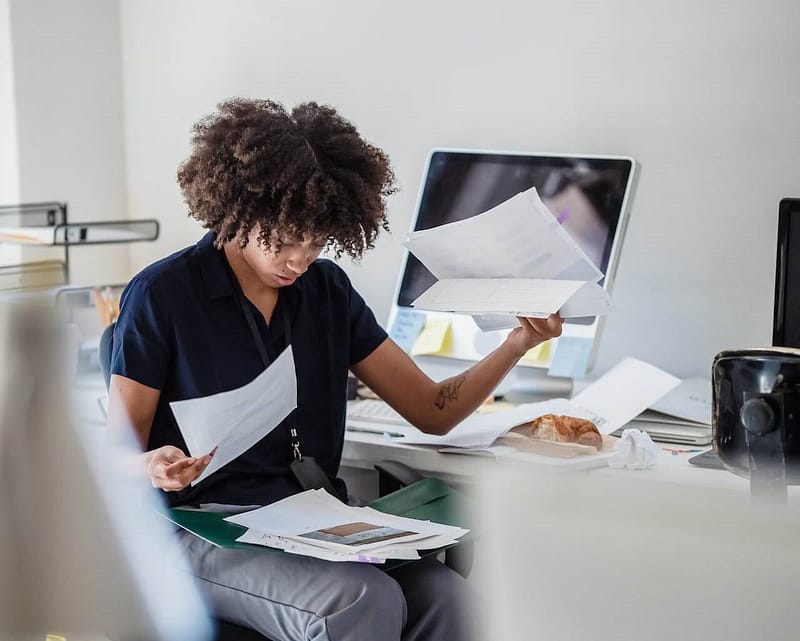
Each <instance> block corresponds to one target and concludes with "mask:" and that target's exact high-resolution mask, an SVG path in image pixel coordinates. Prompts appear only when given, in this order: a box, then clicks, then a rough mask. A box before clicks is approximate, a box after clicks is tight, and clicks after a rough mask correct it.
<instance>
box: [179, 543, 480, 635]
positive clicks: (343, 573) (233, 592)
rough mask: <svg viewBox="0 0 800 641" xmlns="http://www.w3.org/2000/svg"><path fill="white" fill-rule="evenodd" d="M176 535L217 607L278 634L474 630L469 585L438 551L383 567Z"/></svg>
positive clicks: (237, 619) (222, 615)
mask: <svg viewBox="0 0 800 641" xmlns="http://www.w3.org/2000/svg"><path fill="white" fill-rule="evenodd" d="M176 536H178V537H179V542H180V547H181V548H182V549H183V551H184V553H185V554H186V556H187V558H188V560H189V563H190V565H191V567H192V569H193V572H194V574H195V576H196V577H197V579H198V581H199V585H200V589H201V591H202V592H203V593H204V594H205V596H206V598H207V600H208V602H209V605H210V607H211V609H212V610H213V611H214V613H215V615H216V616H218V617H220V618H222V619H225V620H227V621H230V622H232V623H236V624H239V625H243V626H246V627H249V628H253V629H254V630H258V631H259V632H261V633H262V634H264V635H266V636H268V637H269V638H270V639H273V640H274V641H379V640H380V641H400V640H402V641H445V640H446V641H462V640H463V641H466V640H468V639H472V638H473V637H472V634H473V633H474V631H475V630H476V626H477V618H476V617H477V612H476V608H475V603H476V601H477V600H476V599H475V597H474V595H473V593H472V590H471V586H469V585H468V584H467V582H466V580H465V579H464V578H463V577H461V576H460V575H459V574H457V573H456V572H454V571H453V570H451V569H450V568H448V567H446V566H444V565H442V564H441V563H439V562H438V561H437V560H436V559H435V558H432V557H431V558H428V559H423V560H421V561H415V562H413V563H407V564H405V565H403V566H400V567H399V568H397V569H395V570H393V571H390V572H384V571H383V570H382V569H380V567H376V566H373V565H370V564H367V563H334V562H330V561H322V560H320V559H314V558H310V557H304V556H297V555H294V554H284V553H280V552H272V551H264V552H263V553H259V552H250V551H247V550H229V549H222V548H218V547H215V546H213V545H211V544H210V543H207V542H205V541H203V540H202V539H199V538H198V537H196V536H194V535H192V534H189V533H188V532H180V533H177V535H176Z"/></svg>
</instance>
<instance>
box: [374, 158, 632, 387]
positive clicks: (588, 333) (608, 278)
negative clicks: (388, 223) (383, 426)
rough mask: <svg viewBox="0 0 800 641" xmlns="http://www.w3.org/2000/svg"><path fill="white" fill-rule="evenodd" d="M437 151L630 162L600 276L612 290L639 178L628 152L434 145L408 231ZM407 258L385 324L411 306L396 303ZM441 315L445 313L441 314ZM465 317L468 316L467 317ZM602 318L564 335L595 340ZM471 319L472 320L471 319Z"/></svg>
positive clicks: (573, 327) (591, 360)
mask: <svg viewBox="0 0 800 641" xmlns="http://www.w3.org/2000/svg"><path fill="white" fill-rule="evenodd" d="M438 153H447V154H468V155H485V156H497V157H518V156H522V157H526V158H537V159H542V160H547V159H552V160H554V161H555V160H559V159H585V160H590V161H598V160H599V161H604V160H608V161H617V162H619V161H623V162H627V163H628V164H629V170H628V181H627V184H626V185H625V191H624V194H623V198H622V204H621V206H620V213H619V219H618V220H617V226H616V230H615V232H614V237H613V239H612V244H611V250H610V252H609V257H608V266H607V268H606V272H605V275H604V278H603V282H602V286H603V288H604V289H605V290H606V291H607V292H609V293H610V292H611V288H612V286H613V283H614V281H615V278H616V273H617V268H618V264H619V253H620V247H621V245H622V241H623V238H624V236H625V233H626V231H627V226H628V219H629V212H630V204H631V200H632V197H633V192H634V187H635V184H636V181H637V178H638V173H639V172H638V168H639V163H637V161H636V160H635V159H634V158H633V157H631V156H627V155H617V154H581V153H553V152H526V151H505V150H495V149H467V148H451V147H434V148H433V149H431V150H430V151H428V154H427V157H426V159H425V165H424V168H423V171H422V177H421V179H420V183H419V189H418V191H417V198H416V201H415V205H414V212H413V214H412V217H411V221H410V223H409V227H408V232H411V231H413V230H414V229H415V227H416V224H417V219H418V216H419V212H420V206H421V204H422V197H423V194H424V193H425V187H426V183H427V179H428V176H429V172H430V167H431V163H432V161H433V158H434V156H435V155H436V154H438ZM408 259H409V252H408V250H407V249H404V252H403V259H402V263H401V267H400V271H399V274H398V277H397V280H396V282H395V288H394V294H393V297H392V305H391V308H390V312H389V319H388V324H387V327H389V328H391V327H392V324H393V323H394V319H395V317H396V316H397V313H398V311H399V310H400V309H414V308H413V307H410V306H401V305H398V304H397V301H398V298H399V294H400V289H401V287H402V284H403V280H404V276H405V272H406V266H407V263H408ZM426 314H433V315H434V316H437V315H440V314H438V313H435V312H426ZM442 315H443V316H444V315H445V314H442ZM446 316H460V315H454V314H446ZM467 318H468V317H467ZM604 319H605V317H603V316H598V317H595V319H594V321H593V322H592V323H590V324H586V325H579V324H576V323H569V322H565V324H564V333H563V334H562V335H564V336H577V337H586V338H592V339H594V337H595V336H597V334H598V333H599V332H600V331H601V330H602V326H603V323H604ZM470 322H471V321H470ZM597 343H598V341H596V340H593V342H592V348H591V353H590V356H589V364H588V367H587V371H588V370H589V369H591V367H592V365H593V364H594V361H595V358H596V356H597ZM444 358H452V359H455V360H462V361H467V362H469V361H474V360H475V358H474V357H471V358H464V357H462V356H459V355H457V354H455V355H453V356H447V357H444ZM520 366H523V367H542V365H536V364H533V363H520Z"/></svg>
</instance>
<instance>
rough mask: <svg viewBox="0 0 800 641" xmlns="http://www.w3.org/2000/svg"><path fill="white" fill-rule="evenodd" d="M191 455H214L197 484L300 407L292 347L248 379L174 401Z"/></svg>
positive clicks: (172, 406) (176, 416)
mask: <svg viewBox="0 0 800 641" xmlns="http://www.w3.org/2000/svg"><path fill="white" fill-rule="evenodd" d="M170 407H171V408H172V412H173V413H174V414H175V420H176V421H177V422H178V427H179V428H180V430H181V434H182V435H183V439H184V441H186V446H187V448H188V449H189V454H190V455H191V456H195V457H201V456H205V455H206V454H208V453H209V452H211V451H212V450H213V449H214V448H215V447H216V448H217V452H216V454H214V458H212V459H211V463H209V465H208V467H207V468H206V469H205V470H204V471H203V473H202V474H201V475H200V476H199V477H198V478H197V479H196V480H195V481H194V482H193V483H192V484H193V485H194V483H199V482H200V481H202V480H203V479H204V478H206V477H208V476H209V475H210V474H213V473H214V472H216V471H217V470H218V469H220V468H221V467H222V466H224V465H226V464H228V463H230V462H231V461H232V460H234V459H235V458H236V457H238V456H240V455H241V454H244V453H245V452H246V451H247V450H249V449H250V448H251V447H253V445H255V444H256V443H258V442H259V441H260V440H261V439H262V438H264V437H265V436H266V435H267V434H269V433H270V432H271V431H272V430H274V429H275V428H276V427H277V426H278V425H279V424H280V423H281V421H283V419H285V418H286V417H287V416H288V415H289V413H290V412H291V411H292V410H294V409H295V408H296V407H297V377H296V375H295V369H294V356H293V354H292V348H291V346H289V347H287V348H286V349H285V350H284V351H283V353H281V355H280V356H278V358H276V359H275V360H274V361H273V362H272V363H271V364H270V366H269V367H268V368H267V369H266V370H264V371H263V372H262V373H261V374H259V375H258V376H257V377H256V378H254V379H253V380H252V381H251V382H250V383H248V384H247V385H244V386H243V387H240V388H238V389H234V390H230V391H227V392H220V393H219V394H213V395H211V396H205V397H203V398H194V399H190V400H186V401H175V402H172V403H170Z"/></svg>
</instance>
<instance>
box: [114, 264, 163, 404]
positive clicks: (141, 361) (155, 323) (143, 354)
mask: <svg viewBox="0 0 800 641" xmlns="http://www.w3.org/2000/svg"><path fill="white" fill-rule="evenodd" d="M156 298H157V297H156V296H155V295H154V292H153V290H152V284H151V283H149V282H145V281H142V280H139V279H138V278H134V279H133V280H132V281H131V282H130V283H129V284H128V286H127V287H126V288H125V291H124V292H123V293H122V298H121V301H120V314H119V318H118V319H117V322H116V325H115V327H114V344H113V347H112V350H111V373H112V374H119V375H120V376H125V377H126V378H130V379H132V380H134V381H136V382H137V383H141V384H142V385H147V386H148V387H152V388H155V389H159V390H160V389H163V387H164V383H165V381H166V378H167V371H168V367H169V362H170V354H171V350H170V347H169V340H168V336H169V328H170V325H169V323H168V321H167V319H166V316H165V311H164V309H163V303H162V304H161V305H160V304H159V301H158V300H156Z"/></svg>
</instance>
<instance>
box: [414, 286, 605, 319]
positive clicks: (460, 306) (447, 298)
mask: <svg viewBox="0 0 800 641" xmlns="http://www.w3.org/2000/svg"><path fill="white" fill-rule="evenodd" d="M412 304H413V306H414V307H415V308H417V309H426V310H430V311H438V312H457V313H461V314H505V315H508V316H530V317H534V318H537V317H538V318H547V317H548V316H549V315H550V314H554V313H555V312H557V311H560V312H561V316H562V318H572V317H575V316H599V315H603V314H606V313H607V312H608V308H609V305H610V301H609V298H608V294H607V293H606V292H605V290H604V289H603V288H602V287H600V285H598V284H597V283H591V282H586V281H577V280H541V279H536V278H445V279H442V280H439V281H437V282H435V283H434V284H433V285H432V286H431V287H429V288H428V289H427V290H426V291H425V292H423V294H422V295H421V296H419V297H418V298H417V299H416V300H415V301H414V302H413V303H412Z"/></svg>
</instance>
